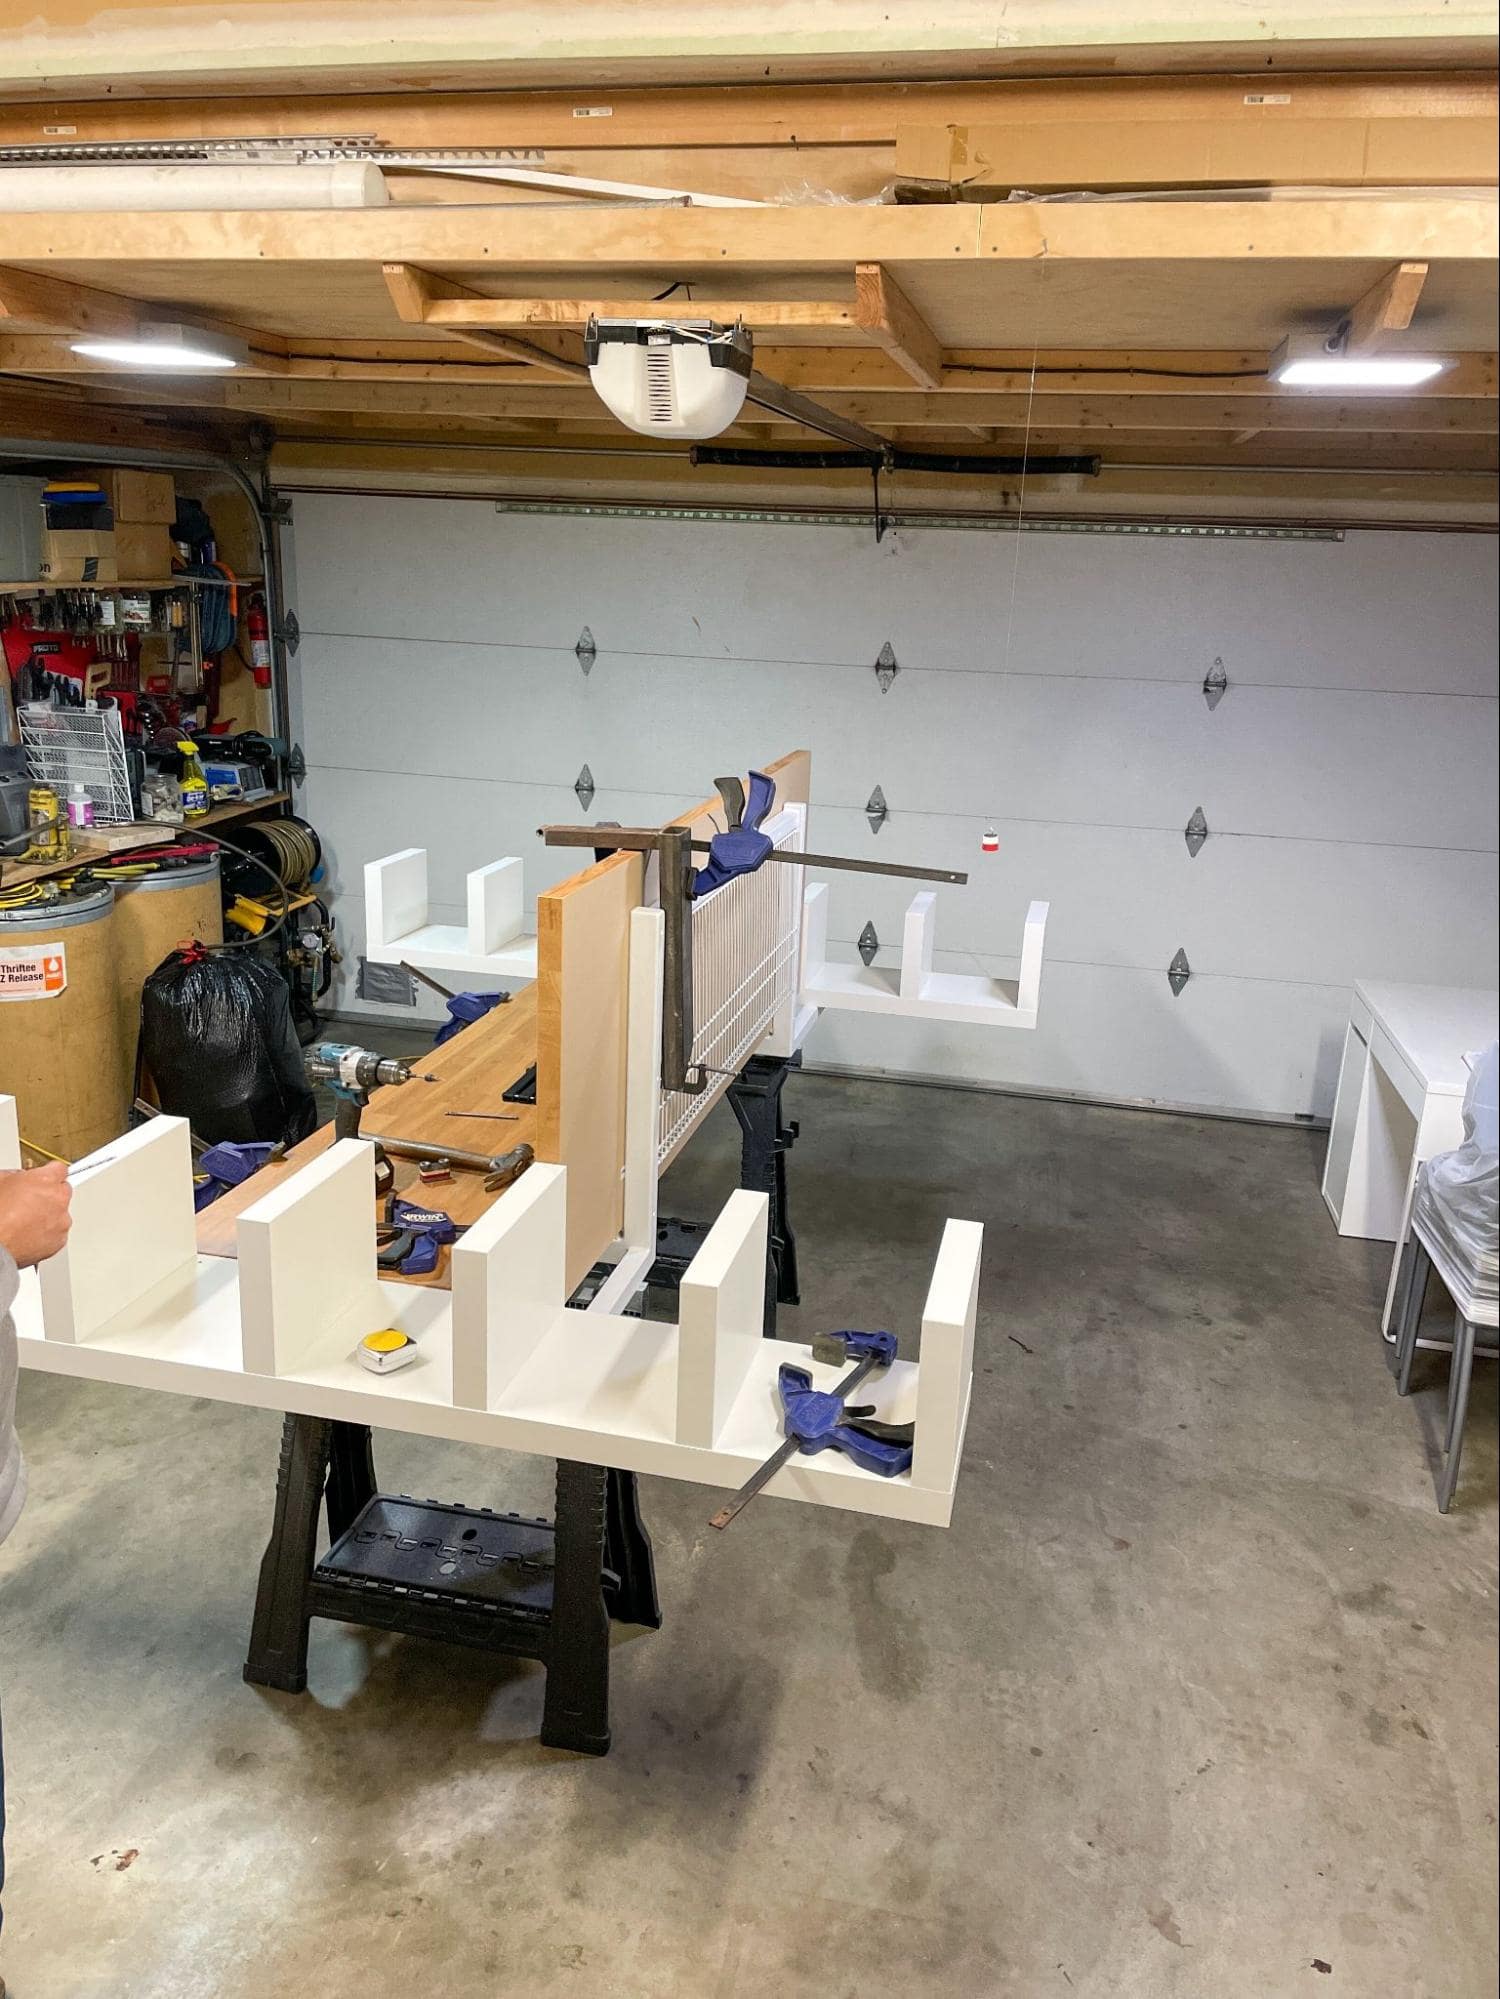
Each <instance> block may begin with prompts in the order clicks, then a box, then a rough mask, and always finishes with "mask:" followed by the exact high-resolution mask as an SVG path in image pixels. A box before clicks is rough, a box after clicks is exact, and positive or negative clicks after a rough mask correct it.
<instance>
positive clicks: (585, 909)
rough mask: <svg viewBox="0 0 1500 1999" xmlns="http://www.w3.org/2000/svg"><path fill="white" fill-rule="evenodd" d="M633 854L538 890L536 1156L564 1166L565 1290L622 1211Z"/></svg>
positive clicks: (636, 896) (640, 873)
mask: <svg viewBox="0 0 1500 1999" xmlns="http://www.w3.org/2000/svg"><path fill="white" fill-rule="evenodd" d="M643 879H644V868H643V863H642V857H641V856H640V855H639V854H612V855H610V857H609V858H608V859H607V860H603V861H599V862H597V863H596V864H595V865H594V866H593V867H591V868H585V869H584V870H583V872H582V873H581V874H577V875H574V876H573V877H572V878H571V879H570V880H568V881H565V882H562V883H560V884H559V886H558V887H556V888H553V889H548V890H546V891H544V893H542V894H541V895H539V896H538V897H537V903H536V916H537V977H536V986H535V988H534V990H535V992H536V1006H537V1015H536V1018H537V1042H536V1073H537V1122H536V1140H535V1143H536V1150H537V1157H538V1158H539V1159H544V1160H547V1161H548V1162H549V1163H551V1164H554V1165H559V1166H566V1167H567V1169H568V1259H567V1261H568V1289H569V1290H570V1291H572V1290H573V1289H574V1288H575V1287H576V1286H577V1285H578V1284H580V1283H581V1282H582V1280H583V1278H584V1276H585V1275H586V1274H587V1272H588V1269H589V1266H590V1265H591V1264H592V1263H594V1262H596V1261H597V1259H598V1258H599V1256H600V1255H601V1254H602V1252H603V1251H604V1250H605V1249H606V1248H607V1247H608V1246H609V1244H610V1243H612V1242H613V1241H614V1240H615V1238H616V1237H617V1236H618V1235H619V1233H620V1229H621V1223H622V1220H623V1216H624V1186H623V1180H622V1174H623V1171H624V1164H625V1056H626V1027H627V1021H626V995H627V992H628V988H629V961H630V915H631V911H632V910H634V909H635V908H637V907H638V906H639V904H640V901H641V894H642V882H643Z"/></svg>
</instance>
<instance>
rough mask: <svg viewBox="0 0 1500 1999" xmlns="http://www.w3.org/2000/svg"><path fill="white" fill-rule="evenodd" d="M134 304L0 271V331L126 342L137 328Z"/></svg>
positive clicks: (137, 312)
mask: <svg viewBox="0 0 1500 1999" xmlns="http://www.w3.org/2000/svg"><path fill="white" fill-rule="evenodd" d="M141 318H142V312H141V308H140V306H139V305H137V304H136V302H135V301H134V300H133V299H128V298H121V297H119V296H118V294H116V293H114V292H106V291H98V290H96V289H95V288H94V287H93V286H91V285H78V284H71V283H69V282H68V281H67V280H66V279H63V278H52V277H47V276H45V275H43V274H41V273H38V272H36V271H15V270H8V269H0V328H4V329H5V330H7V331H8V330H9V329H10V328H11V327H15V326H21V327H26V328H28V329H31V330H35V329H40V328H48V329H50V330H51V331H53V332H57V333H72V334H78V333H88V334H93V335H95V336H96V337H97V338H105V339H107V338H110V337H120V336H128V335H130V334H132V333H134V332H135V331H136V329H137V328H138V327H139V325H140V323H141Z"/></svg>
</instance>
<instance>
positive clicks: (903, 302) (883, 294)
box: [854, 264, 943, 389]
mask: <svg viewBox="0 0 1500 1999" xmlns="http://www.w3.org/2000/svg"><path fill="white" fill-rule="evenodd" d="M854 311H855V319H856V323H857V324H858V326H859V328H860V330H861V332H864V333H867V334H868V335H869V336H870V338H871V339H872V340H873V341H874V343H875V345H876V346H877V347H879V348H880V349H881V350H882V351H883V352H884V353H887V354H889V355H890V357H891V359H892V360H893V361H894V362H895V363H896V366H897V367H898V368H900V369H901V370H902V371H903V372H904V373H905V374H908V375H910V376H911V378H912V380H913V381H914V382H915V383H916V384H917V386H918V387H919V388H923V389H936V388H938V387H940V386H941V383H942V379H943V350H942V348H941V347H940V346H939V344H938V341H937V337H936V335H935V334H934V333H933V331H932V329H931V327H930V326H928V324H927V322H926V320H925V319H923V317H922V315H921V313H919V312H918V311H917V309H916V307H915V306H914V305H913V304H912V302H911V300H910V299H909V298H908V297H907V296H906V293H905V292H904V291H902V289H901V287H900V285H898V284H897V283H896V280H895V279H894V278H893V277H892V276H891V274H890V272H889V271H887V270H886V269H885V268H884V266H883V265H880V264H857V265H856V266H855V268H854Z"/></svg>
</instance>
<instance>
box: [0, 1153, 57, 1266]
mask: <svg viewBox="0 0 1500 1999" xmlns="http://www.w3.org/2000/svg"><path fill="white" fill-rule="evenodd" d="M72 1201H73V1189H72V1188H71V1187H70V1186H69V1185H68V1168H67V1165H66V1162H65V1161H63V1160H58V1161H57V1163H56V1164H55V1165H52V1166H34V1167H33V1168H32V1169H31V1171H30V1172H28V1173H0V1243H3V1244H4V1245H5V1247H6V1248H7V1249H8V1250H9V1251H10V1253H11V1255H12V1256H13V1257H14V1258H15V1260H16V1262H17V1263H18V1264H20V1265H21V1266H22V1268H23V1269H24V1268H25V1266H26V1265H27V1264H29V1263H45V1262H46V1260H47V1258H48V1257H49V1256H56V1254H57V1252H58V1251H59V1250H60V1249H61V1248H62V1246H63V1244H64V1243H65V1242H66V1241H67V1239H68V1230H69V1229H70V1228H71V1227H72V1218H71V1216H70V1215H69V1213H68V1210H69V1208H70V1207H71V1205H72Z"/></svg>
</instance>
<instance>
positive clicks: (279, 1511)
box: [245, 1415, 661, 1756]
mask: <svg viewBox="0 0 1500 1999" xmlns="http://www.w3.org/2000/svg"><path fill="white" fill-rule="evenodd" d="M325 1501H326V1504H327V1509H328V1531H329V1538H330V1541H331V1544H332V1545H331V1546H330V1547H329V1550H328V1552H327V1554H326V1555H324V1557H323V1558H322V1560H321V1561H319V1560H318V1559H317V1545H318V1515H319V1512H320V1511H321V1508H322V1505H323V1504H324V1502H325ZM315 1617H328V1618H334V1619H337V1620H339V1621H340V1622H342V1623H345V1624H363V1625H369V1626H373V1627H374V1628H375V1629H376V1630H380V1631H399V1632H402V1633H405V1634H406V1635H408V1636H410V1637H413V1638H437V1639H441V1640H443V1641H444V1642H445V1643H447V1644H450V1645H469V1646H473V1647H475V1648H477V1649H478V1650H480V1651H486V1652H501V1653H507V1654H509V1655H511V1656H513V1657H520V1658H524V1659H538V1660H540V1661H541V1663H542V1665H543V1666H545V1668H546V1671H547V1686H546V1694H545V1697H544V1700H543V1706H542V1729H541V1739H542V1741H543V1742H544V1743H545V1744H547V1746H548V1747H549V1748H553V1749H574V1750H578V1751H580V1752H582V1753H583V1754H584V1755H589V1756H602V1755H604V1754H605V1752H606V1751H607V1750H608V1748H609V1627H610V1622H611V1620H615V1621H617V1622H620V1623H625V1624H643V1625H647V1626H649V1627H650V1628H651V1629H653V1630H655V1629H656V1628H658V1627H659V1626H660V1624H661V1610H660V1607H659V1605H658V1603H657V1599H656V1575H655V1568H654V1565H653V1562H652V1556H651V1542H650V1538H649V1536H648V1535H647V1533H646V1529H645V1527H644V1525H643V1524H642V1521H641V1515H640V1506H639V1502H638V1498H637V1493H636V1482H635V1474H634V1472H623V1471H615V1470H611V1469H607V1468H605V1467H602V1466H598V1465H584V1464H575V1463H573V1462H571V1461H569V1460H565V1459H559V1460H558V1464H557V1514H556V1518H555V1520H554V1521H551V1522H549V1521H546V1520H534V1519H526V1518H523V1517H522V1516H521V1515H520V1514H516V1513H492V1512H490V1511H488V1510H487V1509H485V1508H482V1507H464V1506H450V1505H444V1504H442V1503H439V1502H435V1501H427V1502H419V1501H416V1500H411V1499H405V1498H393V1497H391V1496H390V1495H388V1494H383V1493H380V1492H378V1491H377V1490H376V1486H375V1461H374V1454H373V1450H372V1446H371V1441H370V1432H369V1430H368V1429H367V1428H366V1427H365V1426H364V1425H363V1424H358V1423H340V1422H334V1421H331V1420H328V1419H325V1418H323V1417H318V1416H295V1415H288V1416H287V1418H286V1420H285V1423H284V1424H283V1426H282V1432H281V1462H280V1467H279V1470H278V1472H277V1478H276V1512H275V1518H274V1522H273V1524H272V1528H271V1539H270V1542H269V1544H268V1545H267V1548H266V1552H265V1555H264V1557H263V1559H262V1561H261V1565H260V1582H259V1586H258V1588H257V1591H256V1597H255V1621H254V1624H253V1626H252V1629H251V1634H250V1653H249V1657H248V1658H247V1659H246V1661H245V1678H246V1679H247V1680H248V1681H250V1682H251V1684H252V1685H254V1686H261V1687H278V1688H280V1689H281V1690H282V1691H283V1692H286V1693H302V1692H304V1691H305V1689H306V1687H307V1639H308V1627H309V1624H310V1623H311V1621H312V1619H313V1618H315Z"/></svg>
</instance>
